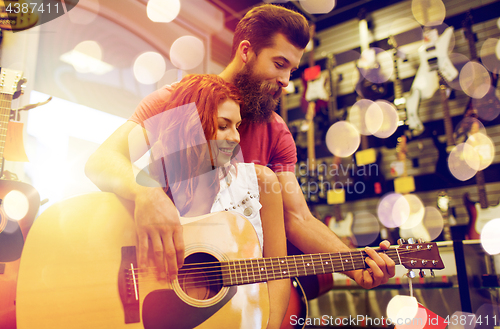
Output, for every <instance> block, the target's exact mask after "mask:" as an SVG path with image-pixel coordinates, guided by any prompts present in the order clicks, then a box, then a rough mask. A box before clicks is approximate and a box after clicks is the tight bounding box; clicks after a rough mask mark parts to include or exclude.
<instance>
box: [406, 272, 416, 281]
mask: <svg viewBox="0 0 500 329" xmlns="http://www.w3.org/2000/svg"><path fill="white" fill-rule="evenodd" d="M406 276H407V277H409V278H410V279H414V278H415V276H416V275H415V272H413V270H408V273H407V274H406Z"/></svg>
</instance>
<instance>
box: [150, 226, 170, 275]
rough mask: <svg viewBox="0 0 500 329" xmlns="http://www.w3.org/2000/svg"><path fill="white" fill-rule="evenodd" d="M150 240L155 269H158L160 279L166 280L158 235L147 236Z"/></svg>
mask: <svg viewBox="0 0 500 329" xmlns="http://www.w3.org/2000/svg"><path fill="white" fill-rule="evenodd" d="M149 238H150V239H151V243H152V245H153V258H154V262H155V265H156V268H157V269H158V271H159V273H160V278H163V279H164V278H166V273H165V264H164V261H163V260H164V257H163V253H164V252H163V244H162V239H161V237H160V236H159V235H158V234H154V235H153V234H152V235H150V236H149Z"/></svg>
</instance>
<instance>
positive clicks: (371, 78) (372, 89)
mask: <svg viewBox="0 0 500 329" xmlns="http://www.w3.org/2000/svg"><path fill="white" fill-rule="evenodd" d="M377 65H379V64H377ZM357 69H358V74H359V80H358V82H357V83H356V92H357V94H358V95H359V96H361V97H363V98H366V99H370V100H372V101H376V100H379V99H385V98H387V97H388V94H389V93H388V86H387V85H388V83H387V82H378V81H383V80H384V78H383V76H382V74H381V72H380V67H379V66H377V67H375V68H371V69H364V68H361V67H357Z"/></svg>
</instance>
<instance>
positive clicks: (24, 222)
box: [0, 180, 40, 329]
mask: <svg viewBox="0 0 500 329" xmlns="http://www.w3.org/2000/svg"><path fill="white" fill-rule="evenodd" d="M11 191H19V192H22V193H23V194H24V195H25V196H26V197H27V198H28V205H29V208H28V212H27V213H26V215H25V216H24V217H23V218H21V219H20V220H13V219H10V218H8V217H7V215H6V214H5V212H4V210H3V206H2V208H1V209H0V328H2V329H15V328H16V286H17V279H18V270H19V262H20V257H21V252H22V250H23V247H24V243H25V240H26V236H27V234H28V231H29V230H30V227H31V225H32V224H33V221H34V219H35V216H36V213H37V212H38V208H39V205H40V196H39V195H38V192H37V191H36V190H35V189H34V188H33V187H32V186H31V185H29V184H26V183H23V182H19V181H11V180H0V199H1V200H4V198H5V196H6V195H7V194H8V193H9V192H11Z"/></svg>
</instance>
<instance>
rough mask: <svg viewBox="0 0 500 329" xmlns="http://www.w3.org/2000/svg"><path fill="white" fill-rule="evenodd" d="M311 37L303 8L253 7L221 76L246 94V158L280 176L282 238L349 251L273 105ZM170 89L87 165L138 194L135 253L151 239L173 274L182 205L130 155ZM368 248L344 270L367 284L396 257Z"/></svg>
mask: <svg viewBox="0 0 500 329" xmlns="http://www.w3.org/2000/svg"><path fill="white" fill-rule="evenodd" d="M308 42H309V25H308V22H307V20H306V19H305V18H304V17H303V16H302V15H301V14H299V13H297V12H294V11H291V10H288V9H285V8H283V7H280V6H276V5H262V6H259V7H255V8H253V9H252V10H250V11H249V12H248V13H247V14H246V15H245V17H244V18H243V19H242V20H241V21H240V22H239V23H238V26H237V28H236V31H235V35H234V39H233V46H232V54H231V62H230V64H229V65H228V66H227V67H226V68H225V69H224V71H223V72H222V73H221V74H219V76H220V77H222V78H223V79H224V80H225V81H227V82H230V83H233V84H235V85H236V86H237V87H238V88H239V89H240V92H241V94H242V96H243V98H244V105H243V108H242V110H241V111H242V112H241V116H242V118H243V122H242V124H241V125H240V127H239V133H240V139H241V141H240V146H241V151H242V153H243V159H244V161H245V162H254V163H257V164H261V165H265V166H268V167H270V168H271V169H272V170H273V171H274V172H275V174H276V176H277V177H278V180H279V182H280V184H281V190H282V198H283V206H284V215H285V218H284V220H285V229H286V234H287V239H288V240H289V241H291V242H292V243H293V244H294V245H295V246H296V247H298V248H299V249H300V250H301V251H302V252H304V253H321V252H339V251H349V248H348V247H347V246H346V245H345V244H344V243H343V242H341V241H340V239H339V238H338V237H337V236H336V235H335V234H334V233H333V232H332V231H331V230H330V229H329V228H328V227H327V226H325V225H324V224H323V223H322V222H321V221H319V220H317V219H316V218H314V216H313V215H312V214H311V212H310V210H309V208H308V206H307V203H306V201H305V199H304V197H303V194H302V191H301V189H300V186H299V185H298V182H297V179H296V177H295V173H294V170H295V164H296V161H297V154H296V147H295V143H294V140H293V138H292V135H291V133H290V131H289V130H288V127H287V126H286V124H285V122H284V121H283V119H282V118H281V117H280V116H279V115H278V114H277V113H276V112H275V111H274V110H275V108H276V105H277V104H278V101H279V98H280V95H281V90H282V88H283V87H286V86H287V85H288V82H289V79H290V74H291V72H293V71H294V70H296V69H297V68H298V66H299V63H300V59H301V57H302V55H303V53H304V49H305V47H306V45H307V43H308ZM170 90H171V88H170V87H169V86H166V87H163V88H161V89H160V90H158V91H156V92H154V93H152V94H151V95H149V96H148V97H146V98H145V99H144V100H143V101H142V102H141V104H139V106H138V107H137V109H136V111H135V113H134V115H133V116H132V117H131V118H130V119H129V120H128V121H127V122H126V123H125V124H123V125H122V126H121V127H120V128H118V129H117V130H116V131H115V132H114V133H113V134H112V135H111V136H110V137H109V138H108V139H107V140H106V141H105V142H104V143H103V144H102V145H101V146H100V147H99V149H98V150H97V151H96V152H95V153H94V154H93V155H92V156H91V157H90V159H89V161H88V162H87V165H86V167H85V172H86V174H87V176H88V177H89V178H90V179H91V180H92V181H93V182H94V183H95V184H96V185H97V186H98V187H99V188H100V189H101V190H104V191H109V192H114V193H116V194H118V195H119V196H121V197H123V198H126V199H129V200H132V201H134V202H135V220H136V228H137V234H138V249H139V259H144V258H145V255H147V252H148V246H149V241H151V245H152V248H153V252H154V253H153V254H154V258H155V262H156V265H157V267H158V269H159V270H160V272H161V274H162V276H163V277H165V276H166V272H168V274H169V276H170V278H174V277H175V275H176V274H177V269H178V268H179V267H181V266H182V264H183V261H184V249H185V247H184V242H183V237H182V226H181V225H180V221H179V213H178V211H177V209H176V208H175V205H174V204H173V203H172V201H171V200H170V199H169V198H168V197H167V195H166V194H165V193H164V191H163V189H162V188H161V187H160V186H158V187H148V186H147V185H148V184H138V183H137V181H136V179H135V175H134V171H133V168H132V163H133V161H135V160H136V159H138V158H139V157H140V156H142V155H143V154H144V153H145V151H147V150H145V149H144V147H140V146H138V145H135V144H137V143H136V141H137V140H139V139H140V137H141V135H142V139H144V133H143V130H144V129H145V130H148V131H149V130H150V129H148V127H147V125H144V122H145V121H147V119H148V118H151V117H153V116H155V115H156V114H158V113H160V112H161V111H162V109H164V108H165V103H166V102H168V99H169V96H170ZM166 161H168V159H167V160H166ZM276 220H281V219H278V218H277V219H276ZM388 246H389V243H388V242H387V241H384V242H383V243H381V248H382V249H387V248H388ZM366 252H367V254H368V255H369V256H370V258H367V259H366V263H367V264H368V268H367V269H365V270H356V271H349V272H345V273H346V275H348V276H349V277H351V278H353V279H354V280H355V281H356V282H357V283H358V284H359V285H361V286H362V287H364V288H366V289H369V288H372V287H375V286H378V285H379V284H381V283H385V282H387V281H388V279H389V278H390V277H392V276H394V273H395V264H394V262H393V261H392V260H391V259H390V258H389V257H388V256H387V255H385V254H383V253H382V254H378V253H377V252H375V251H374V250H373V249H369V248H368V249H367V250H366Z"/></svg>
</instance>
